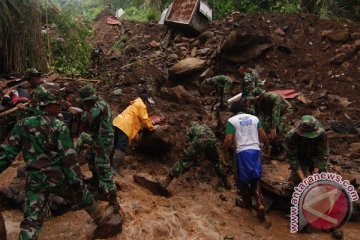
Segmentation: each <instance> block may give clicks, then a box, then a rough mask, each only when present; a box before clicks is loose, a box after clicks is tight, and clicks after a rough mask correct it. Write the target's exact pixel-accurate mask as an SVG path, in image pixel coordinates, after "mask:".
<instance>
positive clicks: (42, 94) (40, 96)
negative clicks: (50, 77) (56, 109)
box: [33, 83, 62, 107]
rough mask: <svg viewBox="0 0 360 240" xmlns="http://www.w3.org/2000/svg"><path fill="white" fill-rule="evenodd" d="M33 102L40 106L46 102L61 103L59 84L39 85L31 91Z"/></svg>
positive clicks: (46, 103)
mask: <svg viewBox="0 0 360 240" xmlns="http://www.w3.org/2000/svg"><path fill="white" fill-rule="evenodd" d="M33 103H34V104H35V105H38V106H40V107H44V106H46V105H48V104H58V105H62V99H61V95H60V88H59V86H58V85H56V84H54V83H47V84H42V85H40V86H39V87H37V88H36V89H35V90H34V92H33Z"/></svg>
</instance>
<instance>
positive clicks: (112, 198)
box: [108, 190, 120, 213]
mask: <svg viewBox="0 0 360 240" xmlns="http://www.w3.org/2000/svg"><path fill="white" fill-rule="evenodd" d="M108 198H109V207H112V208H113V209H114V212H115V213H119V211H120V204H119V202H118V201H117V194H116V190H113V191H110V192H109V195H108Z"/></svg>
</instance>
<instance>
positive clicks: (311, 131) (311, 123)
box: [295, 115, 324, 138]
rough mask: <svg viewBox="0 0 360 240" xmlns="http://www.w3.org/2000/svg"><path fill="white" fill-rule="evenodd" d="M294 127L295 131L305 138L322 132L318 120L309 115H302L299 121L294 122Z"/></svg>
mask: <svg viewBox="0 0 360 240" xmlns="http://www.w3.org/2000/svg"><path fill="white" fill-rule="evenodd" d="M295 127H296V130H295V131H296V133H297V134H299V135H300V136H302V137H306V138H316V137H318V136H320V135H321V134H322V133H323V132H324V128H323V127H322V125H321V123H320V122H319V120H317V119H316V118H315V117H314V116H311V115H304V116H302V117H301V119H300V121H298V122H297V123H296V124H295Z"/></svg>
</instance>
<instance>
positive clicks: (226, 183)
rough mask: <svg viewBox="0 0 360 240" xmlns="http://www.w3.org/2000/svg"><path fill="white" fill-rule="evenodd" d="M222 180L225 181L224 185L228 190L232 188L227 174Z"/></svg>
mask: <svg viewBox="0 0 360 240" xmlns="http://www.w3.org/2000/svg"><path fill="white" fill-rule="evenodd" d="M221 181H222V182H223V185H224V187H225V188H226V189H227V190H230V189H231V185H230V183H229V181H228V179H227V177H226V176H225V175H224V176H222V177H221Z"/></svg>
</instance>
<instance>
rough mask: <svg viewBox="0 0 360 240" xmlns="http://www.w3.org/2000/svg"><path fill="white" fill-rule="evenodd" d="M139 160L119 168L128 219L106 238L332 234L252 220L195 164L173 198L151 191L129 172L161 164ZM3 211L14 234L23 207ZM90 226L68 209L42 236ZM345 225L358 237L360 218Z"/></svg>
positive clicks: (58, 239)
mask: <svg viewBox="0 0 360 240" xmlns="http://www.w3.org/2000/svg"><path fill="white" fill-rule="evenodd" d="M141 164H142V166H141V167H140V166H137V165H136V164H135V165H134V164H130V165H129V167H128V168H127V169H124V170H123V175H122V176H120V177H116V181H117V183H118V184H119V185H120V186H121V191H119V192H118V200H119V202H120V203H121V206H122V208H123V210H124V212H125V217H126V219H125V224H124V227H123V232H122V234H119V235H117V236H114V237H112V238H109V239H112V240H115V239H117V240H125V239H139V240H143V239H146V240H152V239H154V240H155V239H156V240H162V239H164V240H165V239H166V240H170V239H189V240H190V239H191V240H195V239H209V240H222V239H236V240H238V239H241V240H242V239H269V240H278V239H281V240H282V239H295V240H297V239H299V240H300V239H301V240H302V239H314V240H326V239H332V238H331V236H330V235H329V234H327V233H323V232H320V231H318V232H315V233H311V234H309V233H297V234H291V233H290V232H289V230H288V224H289V220H288V219H287V218H286V216H285V215H286V214H285V213H282V212H278V211H271V212H270V213H269V215H268V220H269V221H271V223H272V226H271V227H270V228H267V226H266V225H267V224H264V223H259V222H258V221H257V220H256V217H255V215H254V213H253V212H250V211H249V210H245V209H240V208H238V207H235V205H234V199H235V197H236V196H237V194H236V190H235V189H233V190H231V191H222V190H218V189H216V187H215V185H216V183H217V179H216V177H212V176H213V174H210V175H211V176H210V177H209V178H208V179H207V180H208V181H205V180H204V179H202V178H201V177H199V175H197V173H198V172H199V171H198V169H194V170H191V171H189V172H187V173H185V174H184V175H183V176H181V177H179V179H176V180H175V181H174V182H173V183H171V185H170V190H171V191H172V193H173V194H174V195H173V196H172V197H171V198H164V197H160V196H155V195H153V194H151V193H150V192H149V191H148V190H146V189H143V188H142V187H140V186H139V185H137V184H136V183H135V182H134V181H133V178H132V175H133V174H135V173H136V172H137V170H139V169H147V171H146V172H147V173H149V172H153V171H154V170H155V169H156V168H159V164H157V165H154V164H153V163H141ZM144 167H145V168H144ZM136 169H137V170H136ZM9 170H10V169H9ZM9 170H8V171H7V172H6V177H7V178H6V179H9V177H10V176H11V175H13V174H15V172H16V170H15V169H14V168H13V169H12V170H10V171H9ZM157 170H158V171H157V172H164V171H165V170H164V169H157ZM4 185H6V184H4V183H2V184H1V185H0V187H4ZM274 204H276V203H274ZM3 215H4V218H5V223H6V228H7V232H8V239H9V240H15V239H18V232H19V224H20V222H21V220H22V212H21V211H19V210H6V211H4V212H3ZM93 230H94V226H93V225H92V224H91V220H90V217H89V216H88V215H87V214H86V212H85V211H75V212H68V213H66V214H64V215H62V216H59V217H53V218H50V219H48V220H46V222H45V223H44V226H43V229H42V232H41V234H40V240H65V239H66V240H85V239H90V235H91V232H92V231H93ZM343 230H344V235H345V239H346V240H359V239H360V223H348V224H346V225H345V226H344V227H343Z"/></svg>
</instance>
